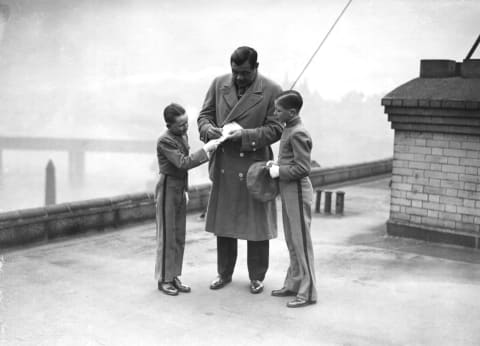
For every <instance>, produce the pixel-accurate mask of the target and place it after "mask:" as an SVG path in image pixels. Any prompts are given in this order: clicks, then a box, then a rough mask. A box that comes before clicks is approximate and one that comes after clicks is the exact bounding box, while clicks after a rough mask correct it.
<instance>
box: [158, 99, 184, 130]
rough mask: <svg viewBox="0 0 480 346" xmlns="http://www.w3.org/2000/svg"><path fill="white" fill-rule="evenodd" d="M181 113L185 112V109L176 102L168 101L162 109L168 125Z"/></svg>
mask: <svg viewBox="0 0 480 346" xmlns="http://www.w3.org/2000/svg"><path fill="white" fill-rule="evenodd" d="M183 114H185V109H184V108H183V107H182V106H180V105H179V104H178V103H170V104H169V105H168V106H167V107H165V109H164V110H163V119H165V123H166V124H167V125H169V124H173V123H174V122H175V118H177V117H179V116H180V115H183Z"/></svg>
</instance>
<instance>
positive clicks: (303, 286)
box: [280, 177, 317, 301]
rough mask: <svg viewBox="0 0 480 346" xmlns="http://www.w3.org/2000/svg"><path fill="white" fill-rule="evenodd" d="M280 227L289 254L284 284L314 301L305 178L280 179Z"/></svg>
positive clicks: (308, 184) (310, 195)
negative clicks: (281, 221)
mask: <svg viewBox="0 0 480 346" xmlns="http://www.w3.org/2000/svg"><path fill="white" fill-rule="evenodd" d="M280 196H281V199H282V217H283V229H284V232H285V241H286V243H287V248H288V252H289V254H290V266H289V267H288V271H287V276H286V278H285V284H284V287H285V288H287V289H288V290H290V291H293V292H297V297H299V298H303V299H306V300H309V301H316V300H317V290H316V288H315V269H314V258H313V246H312V239H311V237H310V222H311V214H312V207H311V206H312V201H313V189H312V184H311V182H310V179H309V178H308V177H305V178H302V179H300V180H296V181H282V180H280Z"/></svg>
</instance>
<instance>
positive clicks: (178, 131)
mask: <svg viewBox="0 0 480 346" xmlns="http://www.w3.org/2000/svg"><path fill="white" fill-rule="evenodd" d="M168 128H169V129H170V131H172V133H173V134H175V135H177V136H182V135H184V134H185V133H187V130H188V115H187V114H186V113H185V114H182V115H180V116H178V117H176V118H175V122H174V123H173V124H170V125H169V126H168Z"/></svg>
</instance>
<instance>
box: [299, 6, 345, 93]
mask: <svg viewBox="0 0 480 346" xmlns="http://www.w3.org/2000/svg"><path fill="white" fill-rule="evenodd" d="M352 1H353V0H348V3H347V4H346V5H345V7H344V8H343V10H342V12H340V14H339V15H338V17H337V19H336V20H335V22H334V23H333V25H332V26H331V27H330V30H328V32H327V34H326V35H325V36H324V38H323V40H322V42H320V44H319V45H318V47H317V49H316V50H315V52H314V53H313V54H312V56H311V57H310V59H309V60H308V62H307V64H306V65H305V67H304V68H303V70H302V72H300V74H299V75H298V77H297V79H295V82H293V84H292V86H291V87H290V90H291V89H293V88H294V87H295V84H297V82H298V80H299V79H300V77H301V76H302V75H303V73H304V72H305V70H306V69H307V67H308V66H309V65H310V63H311V62H312V60H313V58H314V57H315V55H316V54H317V53H318V51H319V50H320V48H321V47H322V45H323V43H324V42H325V41H326V40H327V38H328V36H329V35H330V33H331V32H332V30H333V28H335V26H336V25H337V23H338V21H339V20H340V18H341V17H342V16H343V14H344V13H345V11H346V10H347V8H348V6H350V4H351V3H352Z"/></svg>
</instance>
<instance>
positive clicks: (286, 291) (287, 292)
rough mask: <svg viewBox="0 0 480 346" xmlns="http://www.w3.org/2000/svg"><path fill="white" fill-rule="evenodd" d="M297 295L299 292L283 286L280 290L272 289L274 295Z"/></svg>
mask: <svg viewBox="0 0 480 346" xmlns="http://www.w3.org/2000/svg"><path fill="white" fill-rule="evenodd" d="M296 295H297V292H293V291H290V290H289V289H287V288H285V287H282V288H280V289H279V290H273V291H272V296H274V297H293V296H296Z"/></svg>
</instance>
